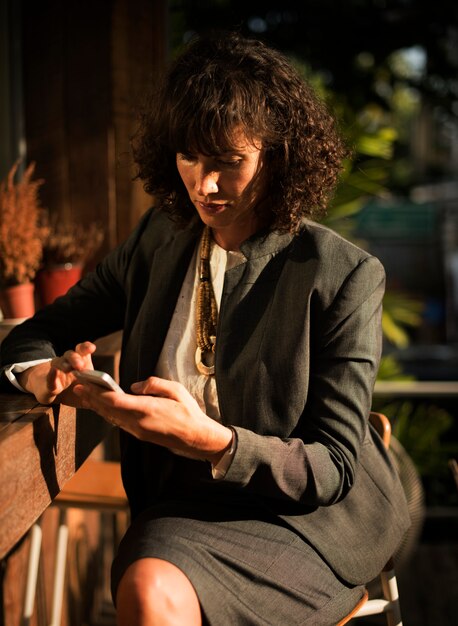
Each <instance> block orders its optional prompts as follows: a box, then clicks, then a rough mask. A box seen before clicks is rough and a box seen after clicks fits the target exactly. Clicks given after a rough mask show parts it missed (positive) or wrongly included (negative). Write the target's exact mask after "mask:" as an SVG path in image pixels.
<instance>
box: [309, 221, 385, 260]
mask: <svg viewBox="0 0 458 626" xmlns="http://www.w3.org/2000/svg"><path fill="white" fill-rule="evenodd" d="M297 244H298V246H299V248H303V249H304V250H305V249H306V250H308V253H309V254H313V255H315V256H316V258H317V259H319V260H320V262H321V264H324V265H325V266H327V265H331V266H332V267H334V269H335V270H337V269H338V267H337V265H338V266H340V267H341V269H342V270H344V271H345V270H348V269H351V268H353V267H355V266H356V265H359V264H360V263H364V262H366V261H369V263H371V264H374V265H380V266H381V263H380V261H379V260H378V259H377V258H376V257H374V256H373V255H372V254H371V253H370V252H369V251H368V250H364V249H363V248H362V247H361V246H359V245H357V244H356V243H354V242H352V241H350V240H349V239H346V238H345V237H344V236H343V235H341V234H339V233H337V232H336V231H335V230H333V229H332V228H330V227H328V226H325V225H323V224H319V223H317V222H313V221H311V220H304V222H303V224H302V228H301V230H300V232H299V234H298V236H297ZM337 261H338V263H337Z"/></svg>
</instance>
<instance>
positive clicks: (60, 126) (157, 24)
mask: <svg viewBox="0 0 458 626" xmlns="http://www.w3.org/2000/svg"><path fill="white" fill-rule="evenodd" d="M22 23H23V32H22V39H23V44H22V50H23V71H24V103H25V110H24V115H25V133H26V142H27V160H28V161H30V160H33V161H36V164H37V167H36V173H37V176H39V177H42V178H44V179H45V184H44V186H43V187H42V190H41V198H42V201H43V205H44V206H45V207H47V208H48V209H49V210H50V212H52V213H54V212H57V213H58V214H59V215H60V216H62V219H65V218H71V219H78V220H80V221H81V222H82V223H83V224H88V223H90V222H91V221H94V220H97V221H101V222H102V223H103V224H105V225H106V228H107V236H106V239H105V243H104V246H103V249H102V250H101V251H100V253H99V254H98V257H97V258H100V256H102V255H103V254H104V253H106V252H107V251H108V250H109V249H112V248H113V247H114V246H115V245H116V244H117V243H119V242H120V241H122V240H123V239H124V238H125V237H126V236H127V235H128V233H129V232H130V231H131V229H132V227H133V226H134V225H135V224H136V222H137V221H138V218H139V216H140V215H141V214H142V213H143V211H144V210H145V209H146V208H147V207H148V206H149V205H150V204H151V198H149V197H148V196H147V195H146V194H145V193H144V192H143V189H142V187H141V184H140V183H138V182H136V183H133V182H132V172H133V168H132V163H131V157H130V147H129V138H130V136H131V134H132V132H133V130H134V127H135V119H136V117H135V116H136V109H137V107H138V105H139V103H140V100H141V98H142V97H143V96H144V94H145V92H146V90H147V89H148V86H149V85H150V84H151V81H152V80H154V77H155V76H156V75H157V73H158V71H160V70H161V68H163V66H164V65H165V63H166V60H167V49H168V45H167V39H168V38H167V1H166V0H134V1H131V0H111V1H110V0H90V1H89V0H65V2H62V0H45V1H40V2H37V1H36V0H23V3H22ZM94 261H95V260H94Z"/></svg>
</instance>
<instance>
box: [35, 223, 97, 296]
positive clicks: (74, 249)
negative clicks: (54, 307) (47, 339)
mask: <svg viewBox="0 0 458 626" xmlns="http://www.w3.org/2000/svg"><path fill="white" fill-rule="evenodd" d="M46 223H47V225H48V236H47V238H46V240H45V242H44V245H43V258H42V264H41V267H40V270H39V271H38V273H37V277H36V281H35V282H36V284H37V290H38V296H39V301H40V304H41V305H42V306H45V305H47V304H50V303H52V302H54V300H55V299H56V298H57V297H58V296H61V295H63V294H65V293H66V292H67V291H68V289H69V288H70V287H71V286H72V285H74V284H75V283H76V282H78V280H79V279H80V278H81V275H82V272H83V269H84V266H85V265H86V263H87V262H88V261H89V260H90V259H91V258H92V257H93V255H94V254H95V253H96V252H97V250H98V249H99V248H100V246H101V244H102V242H103V239H104V237H105V233H104V230H103V228H102V226H101V225H100V224H98V223H96V222H93V223H92V224H90V225H89V226H87V227H85V226H83V225H81V224H79V223H76V222H75V221H72V220H69V219H67V220H63V221H62V220H61V218H60V216H59V215H57V214H54V215H53V216H52V217H51V218H50V217H49V215H47V217H46Z"/></svg>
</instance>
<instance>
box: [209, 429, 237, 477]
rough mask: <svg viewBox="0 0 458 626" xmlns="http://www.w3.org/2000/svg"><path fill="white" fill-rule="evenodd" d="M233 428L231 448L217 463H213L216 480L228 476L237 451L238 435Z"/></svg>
mask: <svg viewBox="0 0 458 626" xmlns="http://www.w3.org/2000/svg"><path fill="white" fill-rule="evenodd" d="M231 430H232V440H231V445H230V447H229V450H226V452H225V453H224V454H223V456H222V457H221V458H220V460H219V461H218V463H217V464H216V465H212V476H213V478H214V479H215V480H222V479H223V478H224V477H225V476H226V474H227V472H228V470H229V468H230V466H231V463H232V459H233V457H234V454H235V451H236V450H237V435H236V434H235V430H234V429H233V428H231Z"/></svg>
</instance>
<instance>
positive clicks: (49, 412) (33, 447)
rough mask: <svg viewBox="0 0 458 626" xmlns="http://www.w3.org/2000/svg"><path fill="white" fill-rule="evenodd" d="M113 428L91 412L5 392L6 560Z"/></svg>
mask: <svg viewBox="0 0 458 626" xmlns="http://www.w3.org/2000/svg"><path fill="white" fill-rule="evenodd" d="M110 430H111V427H110V426H109V425H108V424H107V423H106V422H105V421H104V420H103V419H102V418H101V417H99V416H98V415H96V414H95V413H92V412H91V411H86V410H78V411H77V410H76V409H73V408H71V407H66V406H62V405H56V406H43V405H40V404H38V403H37V401H36V400H35V399H34V398H32V397H31V396H29V395H25V394H24V395H23V394H21V393H17V394H0V468H1V471H0V528H1V532H0V558H4V557H5V556H6V555H7V554H8V552H9V551H10V550H11V549H12V548H13V547H14V546H15V544H16V543H17V542H18V541H19V540H20V539H21V537H23V535H24V534H25V533H26V532H27V530H28V529H29V528H30V527H31V525H32V524H33V523H34V522H35V520H36V519H37V518H38V517H39V516H40V515H41V513H42V512H43V511H44V510H45V509H46V508H47V507H48V505H49V504H50V503H51V501H52V500H53V498H54V497H55V496H56V495H57V494H58V493H59V491H60V489H61V488H62V487H63V485H64V484H65V483H66V482H67V480H69V479H70V478H71V477H72V476H73V474H74V473H75V471H76V470H77V469H78V468H79V466H80V465H81V464H82V462H83V461H84V460H85V459H86V458H87V457H88V456H89V454H90V453H91V452H92V450H93V449H94V448H95V446H96V445H97V444H98V443H99V442H100V441H102V439H104V437H105V436H106V435H107V434H108V433H109V432H110Z"/></svg>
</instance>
